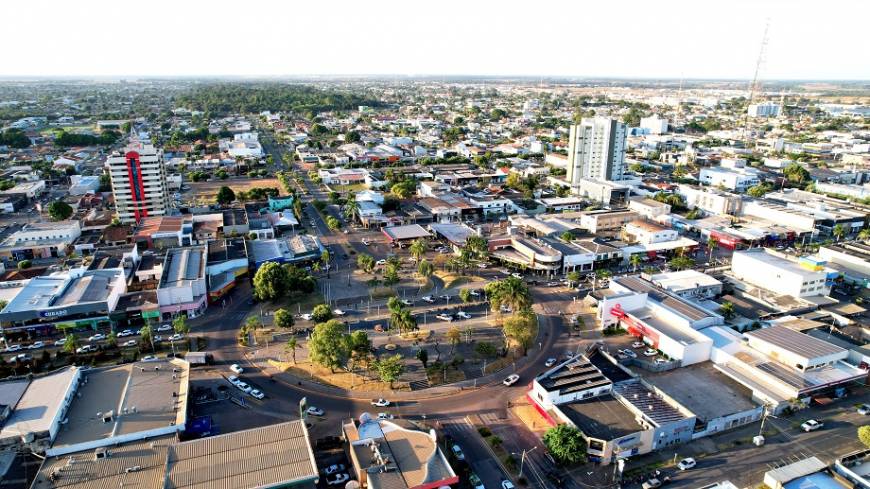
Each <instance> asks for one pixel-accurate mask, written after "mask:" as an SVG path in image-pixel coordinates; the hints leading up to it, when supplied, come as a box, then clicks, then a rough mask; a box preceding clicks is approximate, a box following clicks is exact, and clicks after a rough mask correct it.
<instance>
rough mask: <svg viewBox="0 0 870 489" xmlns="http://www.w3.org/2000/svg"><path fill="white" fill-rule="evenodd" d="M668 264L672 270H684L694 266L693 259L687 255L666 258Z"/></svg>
mask: <svg viewBox="0 0 870 489" xmlns="http://www.w3.org/2000/svg"><path fill="white" fill-rule="evenodd" d="M668 266H669V267H671V268H672V269H673V270H686V269H689V268H692V267H694V266H695V260H693V259H691V258H689V257H688V256H677V257H674V258H671V259H670V260H668Z"/></svg>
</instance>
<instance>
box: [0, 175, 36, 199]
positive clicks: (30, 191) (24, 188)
mask: <svg viewBox="0 0 870 489" xmlns="http://www.w3.org/2000/svg"><path fill="white" fill-rule="evenodd" d="M44 192H45V180H36V181H32V182H21V183H18V184H17V185H15V186H14V187H12V188H10V189H8V190H4V191H3V192H2V193H3V194H5V195H17V194H21V195H25V196H27V199H28V200H33V199H35V198H36V197H39V196H40V195H42V194H43V193H44Z"/></svg>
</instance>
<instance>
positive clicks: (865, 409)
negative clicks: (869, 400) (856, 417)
mask: <svg viewBox="0 0 870 489" xmlns="http://www.w3.org/2000/svg"><path fill="white" fill-rule="evenodd" d="M858 414H861V415H864V416H867V415H868V414H870V404H861V405H860V406H858Z"/></svg>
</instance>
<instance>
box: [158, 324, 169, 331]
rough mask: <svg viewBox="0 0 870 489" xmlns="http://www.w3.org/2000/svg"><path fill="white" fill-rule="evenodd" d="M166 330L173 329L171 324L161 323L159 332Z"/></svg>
mask: <svg viewBox="0 0 870 489" xmlns="http://www.w3.org/2000/svg"><path fill="white" fill-rule="evenodd" d="M166 331H172V325H171V324H161V325H160V326H158V327H157V332H158V333H165V332H166Z"/></svg>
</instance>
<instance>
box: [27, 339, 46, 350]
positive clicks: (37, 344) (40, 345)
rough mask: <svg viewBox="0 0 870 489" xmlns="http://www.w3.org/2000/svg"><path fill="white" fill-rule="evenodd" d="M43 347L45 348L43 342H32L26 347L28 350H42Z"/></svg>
mask: <svg viewBox="0 0 870 489" xmlns="http://www.w3.org/2000/svg"><path fill="white" fill-rule="evenodd" d="M44 347H45V342H44V341H34V342H33V343H31V344H30V346H28V347H27V349H28V350H38V349H40V348H44Z"/></svg>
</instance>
